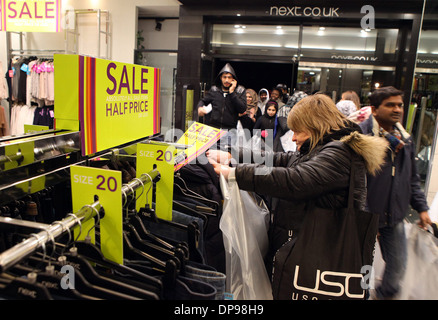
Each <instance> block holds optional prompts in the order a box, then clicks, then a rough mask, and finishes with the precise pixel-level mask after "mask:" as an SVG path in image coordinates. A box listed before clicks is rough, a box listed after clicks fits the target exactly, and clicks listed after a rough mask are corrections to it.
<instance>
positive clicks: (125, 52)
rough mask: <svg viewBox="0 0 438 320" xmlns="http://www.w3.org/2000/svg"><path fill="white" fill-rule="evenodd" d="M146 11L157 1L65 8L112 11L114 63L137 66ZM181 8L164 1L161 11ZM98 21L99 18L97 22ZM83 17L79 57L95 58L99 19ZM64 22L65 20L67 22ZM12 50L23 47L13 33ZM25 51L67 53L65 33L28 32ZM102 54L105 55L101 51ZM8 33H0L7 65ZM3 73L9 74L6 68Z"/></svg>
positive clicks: (93, 1)
mask: <svg viewBox="0 0 438 320" xmlns="http://www.w3.org/2000/svg"><path fill="white" fill-rule="evenodd" d="M138 6H140V7H142V8H148V7H151V8H153V7H155V6H156V1H155V0H123V1H120V0H63V1H62V9H63V11H64V10H66V9H69V10H73V9H76V10H79V9H101V10H108V11H109V13H110V31H111V33H112V37H111V40H112V41H111V42H112V43H111V45H110V58H111V60H114V61H118V62H124V63H133V62H134V49H135V48H136V32H137V21H138V20H137V7H138ZM166 6H168V7H178V6H179V3H178V1H177V0H160V8H165V7H166ZM94 18H95V19H94ZM94 18H92V17H89V18H83V16H82V18H81V19H82V20H81V22H82V24H81V25H80V26H79V29H80V31H82V32H81V34H80V37H79V52H78V53H79V54H89V55H92V54H91V53H92V51H93V50H94V51H96V52H97V50H96V49H93V48H97V47H96V41H97V35H96V34H97V31H96V30H97V18H96V16H94ZM63 22H64V19H63ZM12 39H13V43H12V48H13V49H16V48H19V46H18V42H17V41H15V40H16V39H18V36H17V35H16V34H12ZM23 48H24V49H48V50H64V49H65V40H64V32H63V31H62V32H59V33H42V32H35V33H32V32H27V33H24V46H23ZM101 55H103V53H102V52H101ZM6 58H7V51H6V32H4V31H1V32H0V60H1V61H2V62H3V64H6ZM3 68H4V70H3V74H4V72H6V69H5V66H3Z"/></svg>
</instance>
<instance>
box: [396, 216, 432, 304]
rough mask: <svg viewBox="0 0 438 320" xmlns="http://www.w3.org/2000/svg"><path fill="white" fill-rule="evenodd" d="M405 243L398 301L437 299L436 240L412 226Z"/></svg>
mask: <svg viewBox="0 0 438 320" xmlns="http://www.w3.org/2000/svg"><path fill="white" fill-rule="evenodd" d="M407 241H408V243H407V247H408V256H407V259H408V260H407V265H406V273H405V276H404V279H403V281H402V283H401V289H400V295H399V299H400V300H436V299H438V239H437V238H436V237H435V236H434V235H433V234H431V233H430V232H427V231H425V230H422V229H420V228H419V227H418V226H416V225H412V226H411V228H410V231H409V233H408V237H407Z"/></svg>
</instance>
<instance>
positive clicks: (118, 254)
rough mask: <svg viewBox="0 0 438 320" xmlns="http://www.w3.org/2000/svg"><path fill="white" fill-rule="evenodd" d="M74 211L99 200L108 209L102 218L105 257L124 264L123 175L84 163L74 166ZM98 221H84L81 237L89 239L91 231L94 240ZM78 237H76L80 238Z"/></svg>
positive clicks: (101, 241) (101, 236) (101, 226)
mask: <svg viewBox="0 0 438 320" xmlns="http://www.w3.org/2000/svg"><path fill="white" fill-rule="evenodd" d="M70 170H71V171H70V174H71V188H72V201H73V212H78V211H79V210H80V209H81V208H82V207H83V206H84V205H90V204H92V203H94V202H95V198H96V197H97V198H98V200H99V203H100V204H101V205H102V207H103V208H104V210H105V215H104V216H103V217H102V218H101V219H99V220H100V221H99V223H100V249H101V251H102V253H103V255H104V256H105V258H107V259H109V260H112V261H114V262H116V263H119V264H123V210H122V209H123V208H122V174H121V172H120V171H116V170H105V169H99V168H90V167H83V166H72V167H71V168H70ZM94 224H95V220H94V219H90V220H89V221H86V222H84V223H82V225H81V228H80V229H79V227H76V228H75V229H76V230H75V231H76V232H81V234H80V236H79V240H83V239H85V236H87V234H88V232H89V230H90V229H91V232H90V237H91V239H92V242H93V243H94V242H95V241H94V228H93V226H94ZM76 237H77V236H75V239H76Z"/></svg>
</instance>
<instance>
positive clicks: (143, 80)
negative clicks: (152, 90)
mask: <svg viewBox="0 0 438 320" xmlns="http://www.w3.org/2000/svg"><path fill="white" fill-rule="evenodd" d="M145 73H148V69H141V93H142V94H143V93H144V94H146V93H148V90H147V89H143V84H146V83H148V79H147V78H146V76H145V75H144V74H145Z"/></svg>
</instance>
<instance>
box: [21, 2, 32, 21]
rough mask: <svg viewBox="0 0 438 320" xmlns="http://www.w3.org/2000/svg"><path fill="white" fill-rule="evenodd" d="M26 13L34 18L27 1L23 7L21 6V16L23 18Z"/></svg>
mask: <svg viewBox="0 0 438 320" xmlns="http://www.w3.org/2000/svg"><path fill="white" fill-rule="evenodd" d="M24 9H26V12H25V11H24ZM24 14H27V15H28V16H29V18H30V19H32V15H31V14H30V11H29V7H28V6H27V3H26V2H24V3H23V7H22V8H21V12H20V16H19V18H20V19H21V17H22V16H23V15H24Z"/></svg>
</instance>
